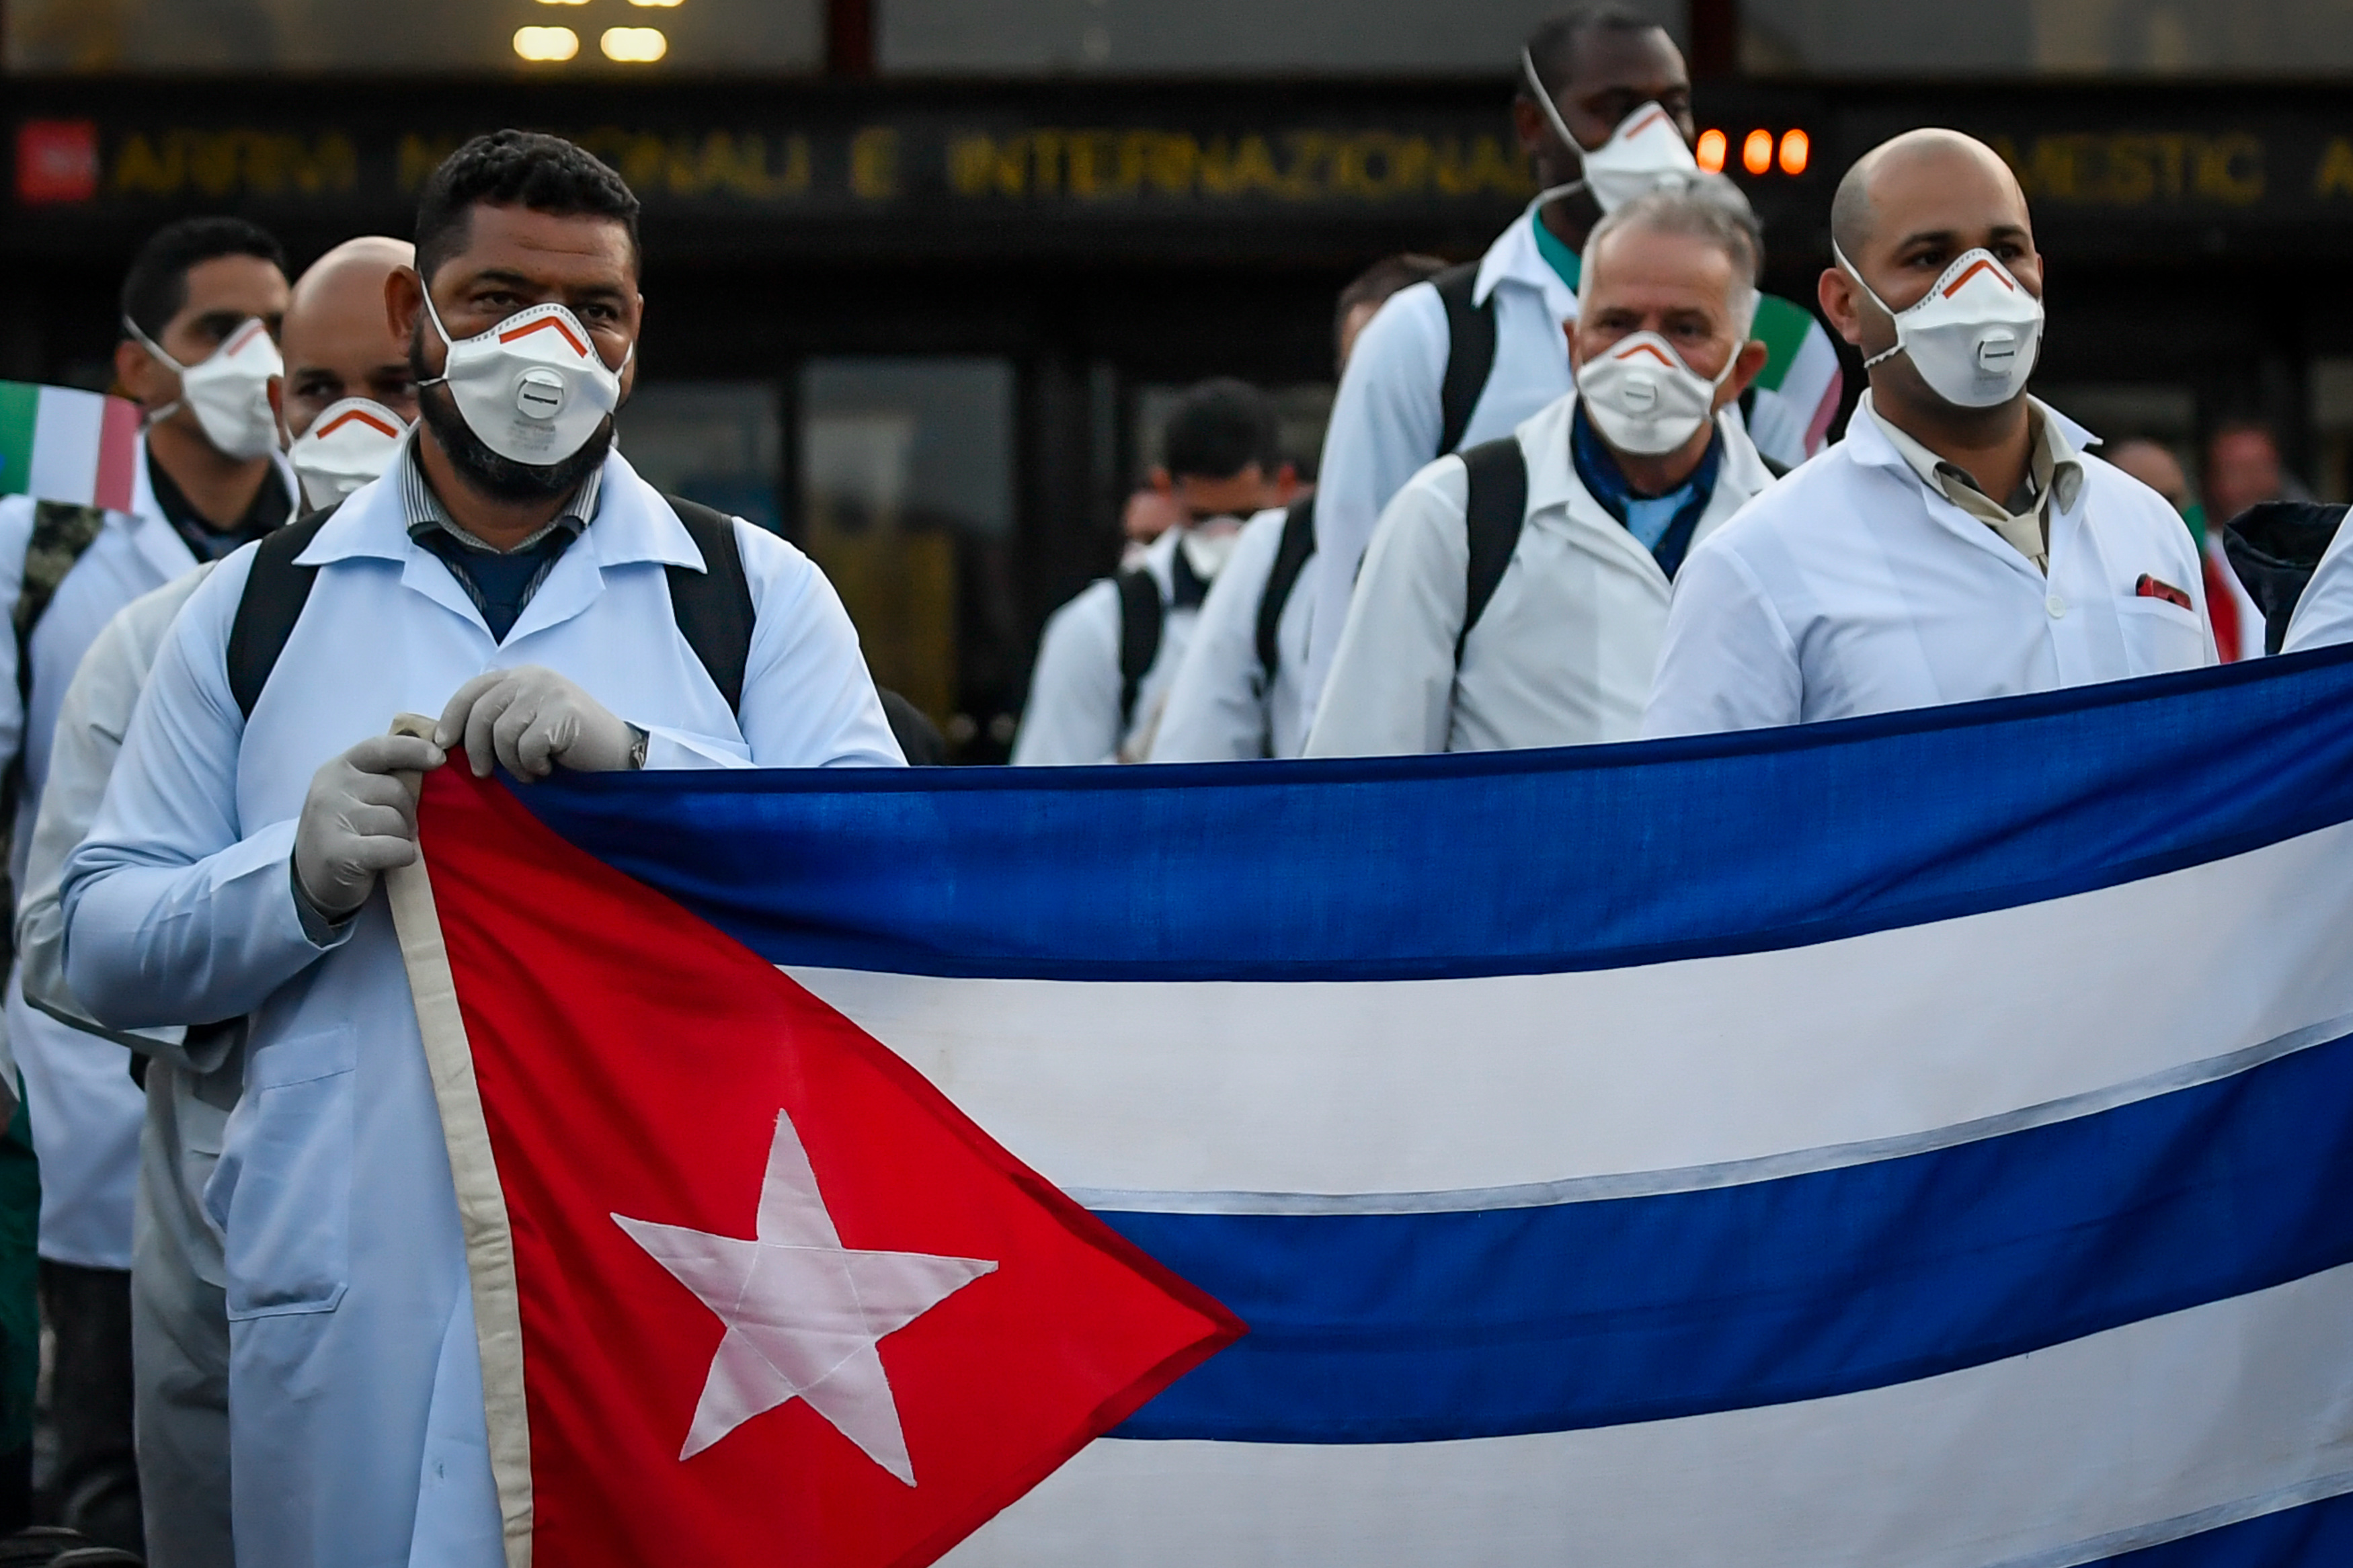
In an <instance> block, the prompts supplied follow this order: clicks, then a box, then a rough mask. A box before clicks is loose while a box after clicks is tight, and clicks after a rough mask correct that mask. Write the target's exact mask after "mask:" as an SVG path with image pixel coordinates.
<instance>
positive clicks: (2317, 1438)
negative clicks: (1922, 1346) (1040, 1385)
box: [943, 1268, 2353, 1568]
mask: <svg viewBox="0 0 2353 1568" xmlns="http://www.w3.org/2000/svg"><path fill="white" fill-rule="evenodd" d="M2348 1423H2353V1268H2337V1269H2332V1270H2330V1271H2328V1272H2327V1273H2325V1274H2318V1275H2314V1276H2311V1277H2310V1278H2307V1279H2301V1280H2297V1281H2295V1282H2294V1283H2291V1284H2288V1285H2284V1286H2280V1287H2278V1288H2276V1289H2271V1290H2265V1291H2262V1292H2259V1293H2256V1294H2253V1295H2249V1296H2241V1297H2237V1298H2234V1299H2232V1300H2224V1301H2219V1302H2214V1303H2211V1304H2209V1305H2207V1306H2203V1307H2199V1308H2195V1309H2193V1310H2189V1311H2184V1312H2177V1313H2174V1314H2172V1315H2170V1316H2168V1317H2162V1318H2156V1319H2152V1320H2149V1321H2144V1322H2139V1323H2134V1324H2129V1325H2127V1326H2126V1327H2124V1328H2120V1329H2116V1330H2113V1331H2109V1332H2106V1333H2101V1334H2095V1335H2093V1336H2091V1337H2089V1338H2086V1339H2081V1340H2076V1341H2073V1342H2070V1343H2066V1344H2063V1345H2059V1346H2055V1347H2053V1348H2052V1349H2050V1350H2045V1351H2041V1352H2036V1353H2034V1354H2031V1355H2025V1356H2019V1357H2015V1358H2013V1359H2011V1360H2008V1361H2001V1362H1996V1363H1991V1364H1990V1365H1987V1366H1979V1367H1973V1368H1970V1369H1969V1370H1968V1371H1965V1372H1958V1373H1950V1374H1947V1375H1946V1376H1942V1377H1936V1378H1929V1379H1925V1380H1923V1381H1920V1382H1917V1383H1909V1384H1896V1385H1894V1386H1893V1387H1887V1388H1878V1389H1872V1390H1870V1391H1867V1392H1865V1393H1861V1394H1844V1395H1841V1396H1839V1397H1836V1398H1831V1399H1821V1400H1813V1401H1809V1402H1805V1403H1801V1404H1796V1405H1767V1406H1764V1407H1761V1408H1757V1409H1751V1410H1736V1411H1729V1412H1725V1413H1722V1414H1717V1415H1698V1416H1691V1417H1688V1418H1684V1419H1681V1420H1674V1421H1659V1422H1651V1423H1646V1424H1642V1425H1638V1426H1614V1427H1601V1428H1598V1429H1594V1430H1589V1431H1583V1432H1564V1433H1548V1434H1540V1435H1536V1436H1518V1437H1498V1438H1487V1439H1482V1440H1479V1441H1474V1442H1452V1443H1420V1444H1399V1445H1333V1446H1328V1447H1322V1446H1318V1447H1309V1446H1293V1445H1280V1444H1264V1443H1204V1442H1181V1443H1179V1442H1161V1443H1155V1442H1133V1441H1115V1440H1110V1439H1104V1440H1099V1441H1097V1442H1095V1443H1094V1444H1092V1446H1090V1447H1087V1448H1086V1449H1084V1450H1083V1451H1082V1452H1081V1453H1080V1454H1079V1455H1078V1456H1077V1457H1076V1458H1073V1459H1072V1460H1071V1462H1070V1463H1069V1464H1067V1465H1065V1466H1064V1467H1063V1468H1061V1469H1060V1470H1059V1471H1057V1472H1056V1473H1055V1474H1054V1475H1052V1476H1050V1477H1049V1478H1048V1479H1046V1480H1045V1481H1044V1482H1043V1483H1042V1484H1041V1485H1040V1486H1039V1488H1038V1489H1036V1490H1035V1491H1033V1492H1031V1493H1029V1495H1028V1496H1027V1497H1024V1498H1023V1499H1021V1500H1019V1501H1018V1502H1016V1503H1014V1504H1013V1505H1012V1506H1011V1507H1010V1508H1008V1510H1006V1511H1005V1512H1004V1513H1002V1514H1000V1515H998V1516H997V1518H996V1519H995V1520H994V1521H991V1522H990V1523H988V1524H987V1525H986V1526H984V1527H983V1528H982V1529H981V1530H980V1531H979V1532H978V1533H977V1534H976V1535H974V1536H973V1537H972V1538H971V1539H970V1540H968V1541H966V1542H965V1543H964V1544H963V1545H962V1546H960V1547H958V1548H957V1549H956V1550H955V1552H951V1553H950V1554H949V1555H948V1556H947V1557H946V1558H944V1560H943V1561H944V1563H947V1564H950V1565H951V1568H999V1565H1002V1568H1017V1565H1018V1568H1065V1565H1067V1568H1095V1565H1097V1564H1102V1563H1118V1564H1121V1565H1122V1568H1164V1565H1165V1568H1198V1565H1199V1564H1202V1563H1220V1564H1232V1565H1236V1568H1242V1565H1252V1564H1267V1565H1270V1568H1272V1565H1276V1564H1281V1565H1282V1568H1318V1565H1323V1564H1331V1565H1335V1568H1337V1565H1340V1564H1349V1565H1356V1564H1370V1563H1447V1564H1450V1565H1451V1568H1487V1565H1490V1564H1492V1565H1493V1568H1524V1565H1525V1564H1527V1563H1576V1564H1577V1565H1578V1568H1658V1565H1660V1564H1663V1563H1741V1564H1744V1565H1746V1568H1845V1565H1852V1568H1995V1565H2003V1568H2028V1565H2032V1568H2066V1565H2069V1564H2074V1563H2087V1562H2094V1561H2097V1560H2099V1559H2101V1558H2105V1557H2109V1556H2113V1555H2116V1554H2117V1553H2120V1552H2126V1551H2128V1550H2131V1549H2133V1548H2135V1547H2137V1546H2143V1545H2149V1544H2154V1543H2156V1542H2160V1541H2166V1540H2171V1539H2176V1538H2178V1537H2179V1536H2182V1535H2185V1534H2190V1533H2194V1532H2196V1531H2200V1530H2204V1529H2211V1528H2213V1527H2216V1526H2219V1525H2221V1524H2225V1523H2229V1522H2232V1521H2235V1520H2237V1519H2242V1518H2248V1517H2253V1515H2255V1514H2259V1513H2263V1512H2268V1511H2271V1510H2274V1509H2276V1508H2282V1507H2289V1506H2293V1505H2295V1504H2296V1503H2299V1502H2304V1501H2308V1500H2312V1499H2314V1498H2317V1497H2326V1496H2334V1495H2336V1494H2337V1493H2338V1492H2341V1491H2346V1490H2353V1426H2348Z"/></svg>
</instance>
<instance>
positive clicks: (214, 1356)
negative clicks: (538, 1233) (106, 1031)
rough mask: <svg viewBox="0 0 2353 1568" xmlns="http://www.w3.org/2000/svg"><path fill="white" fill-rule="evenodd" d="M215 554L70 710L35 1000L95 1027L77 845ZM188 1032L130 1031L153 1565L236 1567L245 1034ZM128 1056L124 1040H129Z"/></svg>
mask: <svg viewBox="0 0 2353 1568" xmlns="http://www.w3.org/2000/svg"><path fill="white" fill-rule="evenodd" d="M211 570H212V567H211V565H210V564H209V563H207V564H206V565H201V566H198V567H197V568H196V569H195V571H193V572H189V573H186V574H183V575H181V576H180V577H178V578H176V579H174V581H172V582H170V583H167V584H164V586H163V587H161V588H158V589H156V590H155V591H154V592H153V593H152V594H147V595H142V597H140V598H138V599H135V600H133V601H132V603H131V605H129V606H128V607H127V608H125V609H124V610H123V611H122V613H121V614H120V615H118V616H115V617H114V619H112V620H111V621H109V622H108V623H107V624H106V629H105V630H104V631H102V632H100V633H99V635H98V640H97V641H96V642H93V643H92V644H90V652H89V653H87V654H85V655H83V657H82V661H81V668H80V669H79V670H78V671H77V672H76V673H75V675H74V678H73V681H72V684H71V685H69V687H68V688H67V689H66V695H65V700H64V702H63V703H62V704H61V705H60V706H59V708H58V721H57V727H56V729H55V731H53V733H52V738H51V743H50V751H49V776H48V785H47V788H46V789H44V790H43V791H42V792H41V815H40V821H39V825H38V826H37V827H36V828H35V829H34V831H33V843H32V850H31V854H30V856H29V858H28V859H27V861H26V870H25V889H24V894H23V903H22V908H21V909H20V910H19V912H18V915H17V920H16V956H17V962H18V964H19V973H20V976H21V984H22V986H23V989H24V994H25V999H26V1001H27V1002H29V1003H31V1004H32V1005H34V1006H35V1007H36V1008H38V1009H40V1010H41V1011H42V1012H43V1013H45V1014H47V1015H48V1016H52V1017H62V1018H63V1019H64V1020H65V1021H66V1022H68V1023H70V1024H73V1025H75V1026H78V1027H80V1028H83V1029H86V1030H95V1029H96V1028H97V1026H96V1025H95V1023H94V1022H93V1021H92V1020H91V1019H90V1016H89V1015H88V1014H87V1013H85V1012H84V1011H83V1010H82V1009H81V1007H80V1005H79V1004H78V1003H76V1002H75V1001H74V999H73V995H72V993H71V991H70V989H69V987H68V986H67V985H66V984H65V909H64V905H63V903H62V902H61V900H60V898H59V892H60V887H59V881H60V879H61V878H62V877H63V876H64V874H65V866H66V858H67V856H69V855H70V854H71V853H72V852H73V849H74V847H75V846H76V845H78V844H79V843H80V842H81V840H82V836H83V835H84V834H86V833H88V832H89V831H90V824H91V823H92V822H94V821H95V820H96V819H97V816H98V808H99V803H100V800H101V799H103V798H104V796H105V794H106V784H107V780H108V779H109V778H110V777H111V775H112V773H113V772H114V760H115V758H116V756H117V755H118V754H119V753H120V752H121V749H122V738H123V736H124V735H125V734H126V733H128V732H129V731H130V728H131V717H132V712H133V711H134V710H136V709H137V707H138V704H139V694H140V692H142V690H144V689H146V685H147V672H148V670H149V669H150V668H152V667H153V664H154V662H155V655H156V653H157V651H158V650H160V649H161V648H162V647H163V645H164V636H165V634H166V633H167V632H168V631H169V630H170V628H171V625H172V620H173V617H174V616H177V615H178V614H179V611H180V606H181V605H184V604H185V603H187V601H188V597H189V595H192V594H194V593H195V591H196V585H197V584H199V583H201V582H203V581H204V579H205V575H206V573H208V572H210V571H211ZM184 1037H185V1030H181V1029H171V1030H165V1031H160V1032H159V1034H158V1036H156V1037H137V1036H130V1035H117V1036H115V1037H114V1039H115V1042H116V1044H117V1045H118V1046H126V1047H131V1048H132V1049H135V1050H138V1051H141V1052H142V1053H144V1054H145V1055H146V1056H147V1094H146V1107H147V1109H146V1121H145V1124H144V1126H143V1128H142V1131H141V1133H140V1139H139V1195H138V1205H137V1209H136V1214H135V1218H134V1221H133V1224H132V1243H131V1341H132V1367H133V1371H134V1373H135V1374H136V1379H135V1383H134V1385H133V1394H134V1400H135V1404H134V1408H135V1411H136V1415H137V1419H136V1423H135V1430H136V1433H137V1442H138V1457H139V1500H140V1505H141V1509H142V1512H143V1513H144V1514H145V1515H146V1520H147V1561H148V1563H149V1564H150V1568H235V1565H236V1561H237V1556H236V1548H235V1543H234V1542H233V1541H232V1540H231V1537H230V1530H229V1517H228V1507H229V1463H228V1460H229V1452H228V1451H229V1432H228V1315H227V1307H226V1304H225V1301H224V1298H223V1295H222V1290H223V1287H224V1286H225V1284H226V1276H225V1274H224V1273H223V1264H222V1259H221V1237H220V1232H219V1230H218V1228H217V1227H216V1226H214V1224H213V1222H212V1219H211V1217H210V1216H209V1215H206V1213H205V1211H204V1190H205V1184H206V1182H208V1181H209V1180H210V1179H211V1177H212V1173H213V1168H214V1166H215V1164H216V1163H217V1162H218V1160H219V1158H220V1150H221V1138H222V1134H223V1132H224V1131H225V1130H226V1128H227V1121H228V1112H229V1108H230V1107H231V1106H233V1105H235V1104H236V1103H237V1091H238V1089H239V1088H240V1087H241V1086H242V1083H243V1079H244V1066H245V1062H244V1055H243V1053H242V1051H240V1050H238V1049H237V1039H236V1037H235V1036H234V1034H232V1033H227V1032H216V1033H215V1035H214V1036H212V1037H209V1038H207V1039H206V1040H205V1041H203V1042H202V1043H201V1044H200V1045H199V1046H198V1047H197V1049H198V1051H199V1053H200V1054H201V1055H202V1056H203V1057H204V1060H203V1062H202V1063H201V1064H199V1063H197V1062H195V1061H192V1060H191V1059H190V1058H189V1056H188V1054H187V1052H186V1051H185V1049H184V1048H183V1047H182V1041H183V1039H184ZM117 1054H118V1056H120V1053H119V1052H118V1053H117Z"/></svg>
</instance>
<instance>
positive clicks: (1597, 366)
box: [1577, 332, 1740, 458]
mask: <svg viewBox="0 0 2353 1568" xmlns="http://www.w3.org/2000/svg"><path fill="white" fill-rule="evenodd" d="M1739 360H1740V356H1739V354H1738V353H1731V354H1727V355H1726V356H1725V361H1724V369H1723V370H1721V371H1720V372H1718V373H1717V374H1716V376H1715V379H1714V380H1712V381H1711V380H1710V379H1708V378H1707V377H1706V376H1704V375H1702V374H1700V373H1699V372H1697V371H1695V370H1694V369H1692V367H1691V366H1689V365H1687V364H1685V363H1683V355H1681V354H1679V353H1676V352H1675V348H1674V345H1673V344H1672V343H1670V342H1667V340H1666V339H1664V338H1662V337H1661V336H1660V335H1659V334H1658V333H1656V332H1634V333H1630V334H1629V335H1628V336H1626V337H1622V338H1620V339H1619V340H1618V341H1617V342H1614V343H1611V344H1610V345H1609V347H1608V348H1606V349H1603V350H1602V351H1601V352H1600V353H1597V354H1594V355H1593V356H1591V357H1590V358H1588V360H1587V361H1586V362H1585V363H1583V364H1580V365H1578V366H1577V401H1578V402H1579V403H1581V404H1582V405H1584V407H1585V416H1586V417H1587V418H1588V419H1590V420H1591V421H1593V427H1594V428H1595V429H1596V430H1598V431H1599V432H1600V433H1601V438H1602V439H1603V440H1604V441H1607V442H1608V443H1609V445H1610V446H1611V447H1614V448H1616V449H1617V450H1619V451H1620V452H1632V453H1636V454H1639V455H1640V456H1642V457H1646V458H1655V457H1658V456H1660V455H1662V454H1663V453H1667V452H1672V451H1673V450H1675V449H1676V448H1677V447H1681V446H1682V445H1683V443H1684V442H1686V441H1688V440H1690V439H1691V438H1692V437H1694V436H1696V435H1698V434H1699V427H1700V426H1703V425H1704V424H1706V423H1707V421H1708V420H1709V418H1710V417H1712V416H1714V415H1715V389H1716V388H1717V387H1719V386H1722V385H1723V384H1724V378H1725V376H1728V375H1730V374H1732V367H1733V366H1734V365H1735V364H1736V363H1739Z"/></svg>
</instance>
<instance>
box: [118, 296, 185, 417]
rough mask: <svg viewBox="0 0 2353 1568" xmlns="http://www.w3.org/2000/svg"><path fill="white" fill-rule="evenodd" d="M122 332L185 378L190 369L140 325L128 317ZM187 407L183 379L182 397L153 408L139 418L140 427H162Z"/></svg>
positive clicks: (158, 361) (124, 319)
mask: <svg viewBox="0 0 2353 1568" xmlns="http://www.w3.org/2000/svg"><path fill="white" fill-rule="evenodd" d="M122 330H123V331H126V332H129V333H130V334H131V337H132V342H136V343H137V344H138V345H139V346H140V347H141V348H142V349H145V350H146V351H147V352H148V353H150V354H153V356H154V357H155V359H156V361H157V363H161V364H163V365H164V367H165V368H166V369H168V370H170V371H171V373H172V374H174V375H176V376H180V377H183V378H185V376H186V375H187V374H188V367H187V366H186V365H184V364H182V363H180V362H179V361H178V360H175V359H174V358H173V357H172V356H171V355H170V354H167V353H164V345H163V344H161V343H159V342H156V341H155V340H154V339H153V338H151V337H149V336H148V335H147V334H146V333H145V332H143V331H141V330H140V327H139V323H138V322H136V321H132V319H131V318H130V317H129V316H127V315H126V316H124V317H123V318H122ZM187 405H188V398H187V384H186V382H185V379H183V381H182V383H181V393H180V395H179V396H177V397H175V398H174V399H172V401H171V402H169V403H166V404H165V405H164V406H163V407H161V408H151V409H149V410H147V411H146V412H145V413H144V414H142V415H141V416H139V423H140V426H141V427H142V429H143V428H144V427H146V426H150V425H160V424H162V423H163V422H164V420H166V419H169V418H170V417H171V416H173V415H174V414H177V413H178V412H179V411H180V410H181V409H183V408H185V407H186V406H187Z"/></svg>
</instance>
